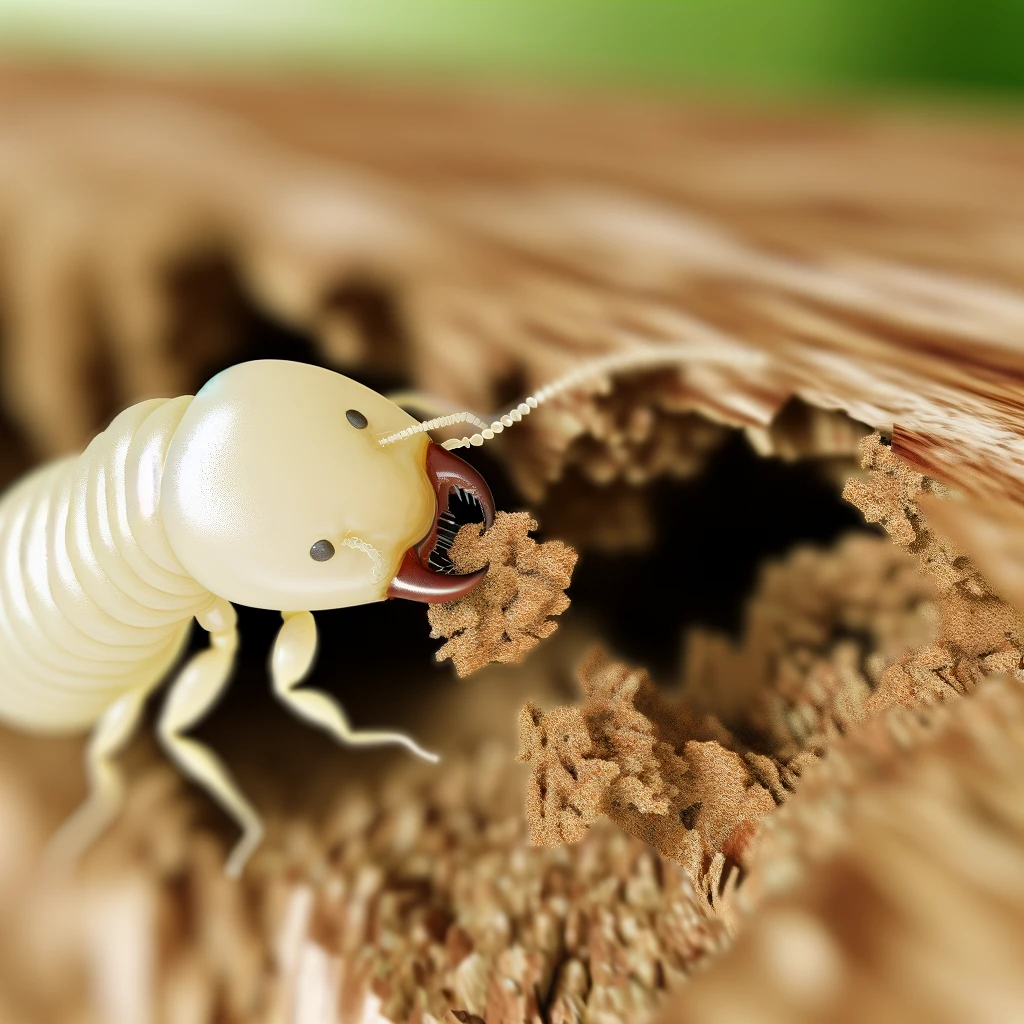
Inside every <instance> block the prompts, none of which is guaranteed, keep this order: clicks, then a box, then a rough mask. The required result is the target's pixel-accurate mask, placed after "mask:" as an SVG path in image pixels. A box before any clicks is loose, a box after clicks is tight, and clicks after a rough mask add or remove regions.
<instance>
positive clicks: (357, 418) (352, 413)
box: [345, 409, 367, 430]
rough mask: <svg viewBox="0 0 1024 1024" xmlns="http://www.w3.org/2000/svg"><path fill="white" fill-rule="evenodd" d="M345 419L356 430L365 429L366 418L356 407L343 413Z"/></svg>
mask: <svg viewBox="0 0 1024 1024" xmlns="http://www.w3.org/2000/svg"><path fill="white" fill-rule="evenodd" d="M345 419H347V420H348V421H349V423H351V424H352V426H353V427H355V428H356V430H365V429H366V424H367V419H366V417H365V416H364V415H363V414H362V413H361V412H360V411H359V410H358V409H349V410H347V411H346V413H345Z"/></svg>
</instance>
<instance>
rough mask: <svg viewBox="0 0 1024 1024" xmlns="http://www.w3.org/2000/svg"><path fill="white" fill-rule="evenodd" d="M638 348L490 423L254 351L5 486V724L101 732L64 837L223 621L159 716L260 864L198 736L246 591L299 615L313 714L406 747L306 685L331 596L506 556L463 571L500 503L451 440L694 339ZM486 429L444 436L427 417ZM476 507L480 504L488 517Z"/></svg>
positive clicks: (295, 638) (389, 587) (171, 750)
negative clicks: (197, 648)
mask: <svg viewBox="0 0 1024 1024" xmlns="http://www.w3.org/2000/svg"><path fill="white" fill-rule="evenodd" d="M687 354H688V355H690V356H692V355H693V351H692V350H689V351H688V352H686V351H684V352H681V351H680V350H678V349H675V350H673V349H669V348H659V349H653V348H644V349H639V350H638V349H633V350H631V351H629V352H626V353H618V354H615V355H613V356H611V357H606V358H603V359H597V360H595V361H594V362H591V363H588V364H586V365H584V366H583V367H581V368H580V369H577V370H575V371H573V372H571V373H569V374H568V375H567V376H565V377H564V378H561V379H560V380H558V381H556V382H554V383H552V384H549V385H547V386H545V387H544V388H542V389H541V390H540V391H538V392H537V393H536V394H535V395H534V396H531V397H530V398H527V399H526V400H525V401H524V402H522V403H520V404H519V405H518V406H517V407H516V408H515V409H513V410H511V411H510V412H508V413H506V414H505V415H504V416H502V417H500V418H498V419H495V420H494V421H493V422H492V423H490V424H488V423H487V422H486V421H484V420H481V419H480V418H479V417H477V416H475V415H473V414H471V413H467V412H462V413H456V414H452V415H443V416H439V417H436V418H435V419H432V420H427V421H425V422H417V421H416V420H415V419H414V418H413V417H412V416H410V415H409V413H407V412H406V411H405V410H404V409H402V408H401V407H400V406H399V405H398V404H396V403H395V402H393V401H390V400H389V399H387V398H385V397H384V396H382V395H380V394H378V393H377V392H375V391H373V390H371V389H370V388H368V387H365V386H364V385H362V384H359V383H358V382H356V381H354V380H351V379H349V378H348V377H345V376H342V375H341V374H339V373H335V372H333V371H331V370H327V369H324V368H321V367H317V366H311V365H308V364H305V363H296V362H289V361H286V360H256V361H252V362H245V363H239V364H236V365H235V366H232V367H230V368H228V369H227V370H224V371H222V372H221V373H219V374H217V375H216V376H215V377H213V378H212V379H211V380H209V381H208V382H207V383H206V384H205V385H204V386H203V387H202V388H201V389H200V390H199V391H198V392H197V394H196V395H195V396H194V397H193V396H184V397H181V398H175V399H152V400H149V401H144V402H140V403H139V404H137V405H134V406H132V407H130V408H129V409H127V410H125V411H124V412H122V413H121V414H120V415H118V416H117V417H116V418H115V419H114V420H113V422H112V423H111V424H110V426H109V427H107V429H106V430H104V431H103V432H102V433H100V434H98V435H97V436H96V438H95V439H94V440H93V441H92V443H91V444H90V445H89V446H88V448H86V450H85V451H84V452H83V453H82V454H81V455H77V456H70V457H66V458H62V459H58V460H55V461H52V462H49V463H46V464H45V465H43V466H41V467H39V468H38V469H36V470H34V471H33V472H31V473H29V474H28V475H27V476H26V477H24V478H23V479H22V480H20V481H18V482H16V483H15V484H14V485H13V486H12V487H11V489H10V490H8V491H7V492H6V493H5V494H4V495H3V496H2V497H0V720H3V721H5V722H6V723H8V724H10V725H12V726H14V727H16V728H19V729H23V730H26V731H33V732H38V733H45V734H58V733H74V732H84V731H88V730H91V737H90V741H89V743H88V746H87V749H86V771H87V775H88V783H89V795H88V797H87V798H86V800H85V802H84V803H83V804H82V805H81V806H80V807H79V808H78V809H77V810H76V811H75V812H74V813H73V814H72V816H71V817H70V818H69V819H68V820H67V821H66V822H65V824H64V825H63V826H62V827H61V829H60V830H59V831H58V832H57V834H56V836H55V837H54V838H53V840H51V844H50V851H49V852H50V855H51V857H52V858H53V859H55V860H57V861H58V862H61V863H63V864H68V863H73V862H74V860H75V859H76V858H77V857H78V855H79V854H81V853H82V852H83V851H84V850H85V849H86V848H87V847H88V846H89V845H90V844H91V843H92V841H93V840H94V839H95V838H96V837H97V836H98V835H99V834H100V833H101V832H102V831H103V830H104V829H105V828H106V827H107V825H108V824H109V823H110V822H111V821H113V819H114V818H115V817H116V815H117V812H118V810H119V808H120V805H121V800H122V795H123V790H124V782H123V779H122V775H121V772H120V771H119V769H118V767H117V764H116V760H115V759H116V757H117V755H118V754H119V753H120V752H121V751H122V750H123V749H124V748H125V746H126V745H127V744H128V742H129V740H130V739H131V738H132V735H133V733H134V732H135V730H136V728H137V726H138V724H139V721H140V719H141V716H142V711H143V708H144V706H145V704H146V701H147V700H148V698H149V697H150V696H151V695H152V693H153V692H154V690H155V689H157V687H159V686H160V684H161V683H163V681H164V679H165V677H166V676H167V674H168V673H169V671H170V669H171V668H172V667H173V666H174V663H175V662H176V661H177V660H178V658H179V656H180V654H181V652H182V649H183V647H184V645H185V643H186V641H187V638H188V635H189V632H190V628H191V624H192V620H193V619H195V620H196V621H197V622H198V623H199V625H200V626H201V627H202V628H203V629H204V630H206V631H207V632H208V633H209V634H210V644H209V647H208V648H207V649H205V650H203V651H201V652H200V653H198V654H196V655H195V656H193V657H192V658H191V659H190V660H189V661H188V662H187V663H186V664H185V665H184V666H183V667H182V668H181V670H180V671H179V673H178V674H177V676H176V677H175V679H174V681H173V682H172V684H171V686H170V688H169V691H168V694H167V698H166V700H165V702H164V705H163V708H162V710H161V712H160V716H159V721H158V728H157V731H158V736H159V739H160V741H161V744H162V746H163V748H164V750H165V751H166V753H167V754H168V756H169V757H170V759H171V760H172V761H173V762H174V763H175V765H176V766H177V767H178V768H179V770H181V771H182V772H183V773H184V774H185V775H186V776H188V777H189V778H191V779H192V780H193V781H194V782H196V783H198V784H199V785H200V786H201V787H202V788H204V789H205V790H206V791H207V792H208V793H209V794H210V795H211V796H212V797H213V798H214V799H215V800H216V801H217V802H218V803H219V804H220V805H221V806H222V807H223V808H224V810H225V811H226V812H227V813H228V814H229V815H230V816H231V817H232V818H233V819H234V820H235V821H236V822H237V824H238V825H239V826H240V828H241V829H242V836H241V838H240V839H239V841H238V842H237V844H236V845H235V847H234V849H233V850H232V852H231V854H230V855H229V857H228V860H227V863H226V870H227V873H228V874H229V875H231V876H238V875H239V874H240V873H241V871H242V869H243V867H244V865H245V863H246V861H247V860H248V858H249V856H250V855H251V854H252V852H253V850H254V849H255V848H256V847H257V846H258V844H259V842H260V840H261V837H262V825H261V822H260V818H259V815H258V813H257V812H256V809H255V808H254V807H253V806H252V804H251V803H250V802H249V800H248V799H247V798H246V797H245V795H244V794H243V793H242V792H241V790H240V789H239V787H238V786H237V784H236V783H235V781H234V780H233V778H232V777H231V774H230V772H229V771H228V769H227V768H226V767H225V765H224V764H223V763H222V762H221V760H220V759H219V758H218V757H217V755H216V754H215V753H214V752H213V751H212V750H210V749H209V748H208V747H206V746H204V745H203V744H201V743H200V742H198V741H197V740H195V739H193V738H191V737H188V736H186V735H185V733H186V731H187V730H188V729H190V728H191V727H192V726H194V725H196V724H197V723H198V722H199V721H200V720H201V719H202V718H203V717H204V716H205V715H206V714H207V713H208V712H209V711H210V710H211V708H212V707H213V705H214V704H215V703H216V701H217V699H218V698H219V697H220V695H221V694H222V692H223V691H224V689H225V688H226V686H227V684H228V682H229V680H230V676H231V670H232V666H233V663H234V659H235V652H236V650H237V647H238V633H237V628H236V614H235V609H234V604H241V605H247V606H250V607H254V608H265V609H272V610H275V611H279V612H280V613H281V616H282V619H283V624H282V626H281V629H280V631H279V633H278V635H277V638H276V640H275V642H274V646H273V651H272V654H271V658H270V674H271V679H272V685H273V689H274V692H275V694H276V695H277V696H278V697H279V698H280V700H281V701H282V702H283V703H284V704H285V705H286V706H287V707H288V708H289V709H290V710H291V711H293V712H294V713H295V714H297V715H299V716H300V717H302V718H304V719H306V720H308V721H309V722H311V723H312V724H314V725H316V726H319V727H320V728H322V729H324V730H326V731H327V732H328V733H329V734H331V735H332V736H333V737H334V738H335V739H337V740H338V741H339V742H341V743H344V744H349V745H354V746H369V745H377V744H384V743H396V744H401V745H404V746H405V747H407V748H408V749H409V750H411V751H412V752H413V753H415V754H417V755H419V756H421V757H424V758H426V759H428V760H436V757H435V755H433V754H430V753H428V752H427V751H425V750H423V749H422V748H421V747H420V746H419V745H418V744H417V743H416V742H415V741H414V740H412V739H411V738H410V737H408V736H406V735H404V734H402V733H398V732H384V731H358V730H354V729H353V728H352V727H351V726H350V724H349V722H348V719H347V718H346V716H345V713H344V711H343V710H342V709H341V707H340V706H339V704H338V703H337V702H336V701H335V700H334V699H333V698H332V697H330V696H328V695H327V694H325V693H322V692H319V691H316V690H311V689H298V688H297V687H298V685H299V684H300V683H301V681H302V680H303V679H304V677H305V676H306V675H307V673H308V672H309V670H310V668H311V666H312V664H313V659H314V656H315V654H316V647H317V633H316V624H315V621H314V619H313V615H312V612H314V611H319V610H323V609H328V608H343V607H351V606H353V605H358V604H365V603H368V602H371V601H381V600H385V599H386V598H389V597H390V598H408V599H411V600H415V601H425V602H435V601H448V600H453V599H455V598H457V597H460V596H463V595H465V594H467V593H469V592H470V591H471V590H472V589H473V587H474V586H476V584H477V583H479V581H480V580H481V579H482V578H483V576H484V574H485V572H486V570H484V569H482V570H480V571H478V572H476V573H473V574H470V575H466V576H458V575H451V574H450V572H451V567H450V562H448V561H447V559H446V558H445V551H446V548H447V545H448V544H449V543H450V538H451V536H452V534H453V531H454V530H455V529H457V528H458V526H459V525H462V524H461V523H460V522H458V521H456V520H454V519H453V518H452V516H451V514H450V513H449V514H448V515H447V516H446V513H448V508H449V499H450V498H455V499H457V504H458V506H459V508H460V509H461V510H463V517H464V518H465V512H464V510H466V509H469V510H470V518H469V521H478V522H483V523H484V526H485V528H486V527H488V526H490V524H491V523H492V521H493V519H494V502H493V499H492V497H491V493H490V490H489V489H488V486H487V484H486V482H485V481H484V479H483V478H482V476H481V475H480V474H479V473H478V472H477V471H476V470H475V469H473V468H472V467H471V466H470V465H469V464H467V463H466V462H464V461H462V460H461V459H459V458H457V457H456V456H454V455H452V454H450V449H452V448H457V447H464V446H469V445H479V444H482V443H483V442H484V441H486V440H490V438H492V437H493V436H495V434H498V433H501V431H502V430H504V429H507V428H508V427H510V426H512V425H513V424H514V423H515V422H518V421H519V420H521V419H522V417H523V416H524V415H528V414H529V413H530V411H532V410H533V409H535V408H536V407H537V406H538V405H540V404H541V403H542V402H544V401H545V400H547V399H549V398H551V397H553V396H555V395H557V394H559V393H561V392H563V391H566V390H568V389H570V388H572V387H574V386H576V385H578V384H580V383H581V382H582V381H583V380H584V379H585V378H586V377H589V376H593V375H595V374H601V373H609V372H615V371H616V370H618V369H623V368H630V369H631V368H636V367H644V366H648V365H657V364H660V363H673V362H678V361H679V360H680V359H681V358H682V357H683V356H684V355H687ZM466 422H471V423H473V424H474V425H475V426H477V427H478V429H479V432H478V433H476V434H474V435H472V436H470V437H465V438H461V439H458V440H452V441H446V442H445V443H444V444H443V445H441V444H436V443H434V442H433V441H432V440H431V439H430V437H429V435H428V433H427V431H429V430H433V429H435V428H437V427H441V426H447V425H451V424H454V423H466ZM474 513H475V514H474Z"/></svg>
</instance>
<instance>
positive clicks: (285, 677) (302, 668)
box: [270, 612, 438, 761]
mask: <svg viewBox="0 0 1024 1024" xmlns="http://www.w3.org/2000/svg"><path fill="white" fill-rule="evenodd" d="M281 617H282V618H283V619H284V625H283V626H282V627H281V630H280V632H279V633H278V634H277V639H276V640H275V641H274V650H273V653H272V654H271V656H270V675H271V678H272V679H273V681H274V693H275V694H277V696H278V697H279V698H280V699H281V700H282V701H284V703H285V704H286V705H287V706H288V707H289V708H290V709H291V710H292V711H293V712H295V714H297V715H298V716H299V717H300V718H305V719H306V720H307V721H309V722H312V723H313V725H316V726H319V727H320V728H321V729H324V730H326V731H327V732H329V733H330V734H331V735H332V736H333V737H334V738H335V739H336V740H338V741H339V742H340V743H344V744H346V745H348V746H352V747H376V746H380V745H381V744H385V743H397V744H400V745H401V746H403V747H406V748H407V749H409V750H411V751H412V752H413V753H414V754H415V755H416V756H417V757H422V758H423V759H424V760H425V761H437V760H438V756H437V754H432V753H430V752H429V751H427V750H424V749H423V748H422V747H421V746H420V745H419V744H418V743H417V742H416V741H415V740H413V739H412V738H411V737H409V736H406V735H404V734H403V733H400V732H382V731H378V730H371V729H365V730H363V729H360V730H356V729H353V728H352V726H351V725H350V724H349V720H348V718H347V717H346V715H345V712H344V711H343V710H342V709H341V706H340V705H339V704H338V703H337V702H336V701H335V700H334V698H333V697H329V696H328V695H327V694H326V693H321V692H320V691H318V690H299V689H296V687H297V686H298V685H299V683H301V682H302V680H303V679H304V678H305V677H306V674H307V673H308V672H309V670H310V668H311V667H312V665H313V658H314V657H315V656H316V621H315V620H314V618H313V616H312V614H311V613H310V612H282V613H281Z"/></svg>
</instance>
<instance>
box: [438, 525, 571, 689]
mask: <svg viewBox="0 0 1024 1024" xmlns="http://www.w3.org/2000/svg"><path fill="white" fill-rule="evenodd" d="M536 529H537V521H536V520H535V519H533V518H531V516H530V514H529V513H528V512H498V513H497V515H496V516H495V519H494V524H493V525H492V526H491V528H490V529H488V530H486V531H481V529H480V527H479V526H475V525H473V524H472V523H470V524H467V525H466V526H463V527H462V529H461V530H459V533H458V536H457V537H456V538H455V542H454V544H452V547H451V550H450V551H449V557H450V558H451V560H452V564H453V565H454V566H455V569H456V571H457V572H459V573H470V572H475V571H476V570H478V569H482V568H484V566H486V567H487V575H486V576H485V577H484V578H483V580H482V581H481V582H480V583H479V584H478V585H477V586H476V587H475V588H474V589H473V590H472V591H471V592H470V593H469V594H467V595H466V596H465V597H462V598H459V599H458V600H456V601H447V602H445V603H443V604H433V605H430V607H429V608H428V610H427V618H428V620H429V622H430V627H431V628H430V635H431V636H432V637H433V638H434V639H438V638H440V637H446V638H447V643H445V644H443V645H442V646H441V648H440V649H439V650H438V652H437V655H436V657H437V660H438V661H444V660H446V659H448V658H451V660H452V663H453V664H454V665H455V670H456V671H457V672H458V674H459V675H460V676H468V675H470V674H471V673H473V672H476V671H477V670H478V669H481V668H483V666H484V665H487V664H489V663H490V662H493V661H497V662H504V663H508V662H518V661H522V660H523V658H525V657H526V654H527V652H529V651H530V650H531V649H532V648H533V647H535V646H536V645H537V644H538V643H540V641H541V640H543V639H544V638H545V637H548V636H550V635H551V634H552V633H554V631H555V630H556V629H557V628H558V623H557V622H556V621H555V620H554V616H556V615H561V614H562V612H564V611H565V610H566V608H568V607H569V598H568V597H566V595H565V590H566V588H567V587H568V586H569V583H570V582H571V580H572V570H573V567H574V566H575V565H576V557H577V556H576V552H575V551H573V549H572V548H571V547H569V546H568V545H566V544H563V543H562V542H561V541H557V540H551V541H546V542H544V543H543V544H538V543H537V541H535V540H534V539H533V538H532V537H531V536H530V533H531V531H533V530H536Z"/></svg>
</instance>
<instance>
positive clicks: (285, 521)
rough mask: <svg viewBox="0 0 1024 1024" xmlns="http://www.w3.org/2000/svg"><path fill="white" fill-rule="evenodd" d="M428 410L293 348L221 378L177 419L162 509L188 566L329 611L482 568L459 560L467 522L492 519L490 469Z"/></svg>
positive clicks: (251, 595)
mask: <svg viewBox="0 0 1024 1024" xmlns="http://www.w3.org/2000/svg"><path fill="white" fill-rule="evenodd" d="M415 422H416V421H415V420H414V419H413V418H412V417H411V416H409V415H408V413H406V412H405V411H404V410H402V409H401V408H399V407H398V406H397V405H395V404H394V403H393V402H390V401H388V400H387V399H386V398H384V397H383V396H382V395H379V394H377V393H376V392H375V391H372V390H371V389H370V388H367V387H364V386H363V385H362V384H359V383H357V382H356V381H354V380H350V379H349V378H347V377H343V376H342V375H341V374H338V373H333V372H331V371H330V370H325V369H322V368H320V367H316V366H308V365H306V364H303V363H292V362H287V361H282V360H259V361H254V362H249V363H240V364H238V365H236V366H233V367H231V368H230V369H227V370H225V371H224V372H223V373H220V374H218V375H217V376H216V377H214V378H213V379H211V380H210V381H209V382H208V383H207V384H206V385H205V386H204V387H203V388H202V389H201V390H200V391H199V393H198V394H197V395H196V397H195V398H194V399H193V401H192V403H191V404H190V405H189V407H188V409H187V410H186V412H185V415H184V417H183V418H182V420H181V423H180V424H179V425H178V427H177V429H176V430H175V433H174V437H173V439H172V441H171V444H170V448H169V450H168V453H167V460H166V463H165V466H164V474H163V481H162V486H161V496H160V508H161V513H162V516H163V521H164V527H165V530H166V532H167V538H168V541H169V542H170V545H171V547H172V549H173V550H174V553H175V555H176V556H177V558H178V560H179V561H180V562H181V564H182V566H183V567H184V568H185V570H186V571H187V572H188V573H189V574H190V575H192V576H193V577H194V578H195V579H196V580H197V581H198V582H199V583H201V584H202V585H203V586H205V587H206V588H207V589H209V590H210V591H211V592H212V593H214V594H217V595H218V596H219V597H223V598H226V599H227V600H229V601H234V602H236V603H238V604H243V605H249V606H251V607H256V608H272V609H275V610H283V611H299V610H303V611H317V610H319V609H323V608H340V607H346V606H349V605H356V604H365V603H368V602H371V601H379V600H383V599H384V598H386V597H406V598H411V599H413V600H419V601H447V600H451V599H452V598H455V597H460V596H462V595H463V594H465V593H468V592H469V591H470V590H471V589H472V588H473V587H474V586H475V585H476V584H477V583H478V582H479V580H480V579H481V577H482V575H483V571H482V570H481V571H480V572H478V573H474V574H472V575H467V576H458V575H454V574H453V573H452V569H451V563H450V562H449V561H448V559H447V548H448V546H449V544H450V538H451V537H452V536H453V535H454V531H456V530H457V529H458V527H459V526H461V525H462V524H464V523H466V522H473V521H477V522H483V523H484V524H485V525H487V526H489V525H490V524H491V522H492V521H493V518H494V504H493V501H492V498H491V494H490V491H489V490H488V488H487V484H486V483H485V482H484V480H483V478H482V477H481V476H480V475H479V473H477V472H476V471H475V470H474V469H473V468H472V467H471V466H469V465H468V464H467V463H465V462H463V461H462V460H461V459H459V458H457V457H456V456H454V455H452V454H451V453H450V452H447V451H445V450H444V449H443V448H441V447H440V446H438V445H436V444H434V443H433V442H432V441H431V440H430V438H429V437H428V436H427V435H426V434H420V435H418V436H416V437H414V438H410V439H409V440H408V442H407V443H403V444H396V445H389V446H381V445H380V444H379V443H378V439H379V437H380V436H381V435H382V434H390V433H393V432H395V431H400V430H403V429H405V428H406V427H408V426H410V425H411V424H414V423H415Z"/></svg>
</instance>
